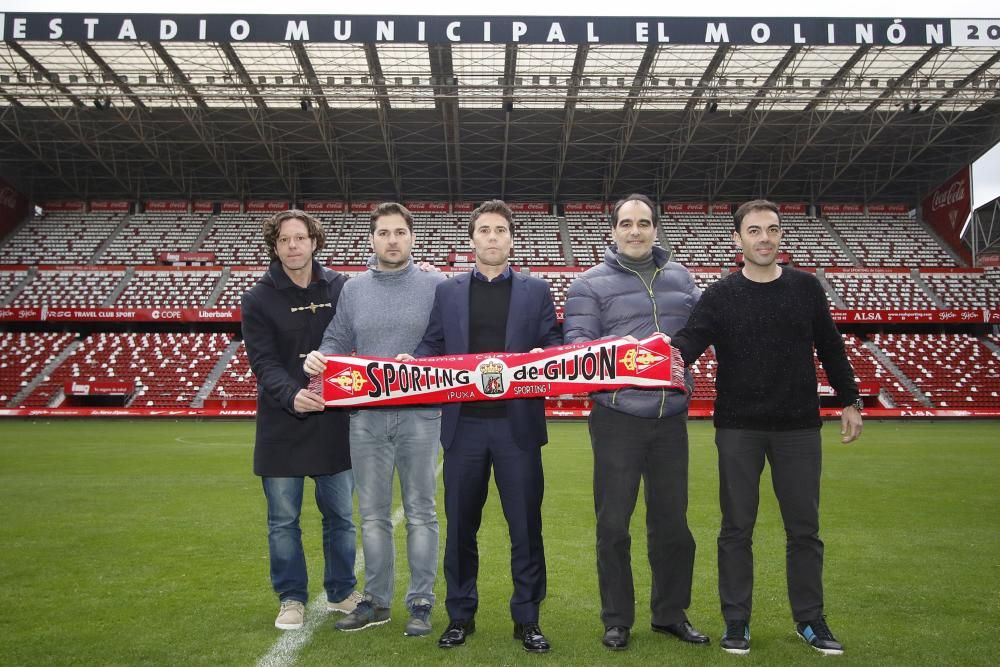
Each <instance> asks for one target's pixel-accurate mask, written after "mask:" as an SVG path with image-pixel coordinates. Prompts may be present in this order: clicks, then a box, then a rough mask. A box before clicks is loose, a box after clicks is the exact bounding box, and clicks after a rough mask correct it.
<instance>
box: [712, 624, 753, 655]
mask: <svg viewBox="0 0 1000 667" xmlns="http://www.w3.org/2000/svg"><path fill="white" fill-rule="evenodd" d="M719 646H721V647H722V650H723V651H725V652H726V653H732V654H734V655H746V654H747V653H749V652H750V624H749V623H748V622H746V621H726V633H725V634H724V635H723V636H722V639H721V640H720V641H719Z"/></svg>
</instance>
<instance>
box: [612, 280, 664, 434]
mask: <svg viewBox="0 0 1000 667" xmlns="http://www.w3.org/2000/svg"><path fill="white" fill-rule="evenodd" d="M618 266H621V267H622V268H623V269H625V270H626V271H631V272H632V273H634V274H635V277H636V278H638V279H639V282H640V283H642V286H643V287H645V288H646V293H647V294H649V300H650V301H652V302H653V326H654V327H656V333H663V332H662V331H660V317H659V314H658V313H657V312H656V295H655V294H654V293H653V283H654V282H656V276H658V275H659V274H660V271H662V270H663V267H662V266H658V267H656V271H653V277H652V278H650V279H649V284H648V285H647V284H646V281H645V280H643V279H642V276H641V275H639V272H638V271H633V270H632V269H630V268H628V267H627V266H622V265H621V264H619V265H618ZM618 391H619V390H617V389H616V390H615V393H614V394H612V396H611V405H614V404H615V399H617V398H618ZM666 401H667V390H666V389H661V390H660V411H659V413H658V414H657V417H656V418H657V419H662V418H663V406H664V404H665V403H666Z"/></svg>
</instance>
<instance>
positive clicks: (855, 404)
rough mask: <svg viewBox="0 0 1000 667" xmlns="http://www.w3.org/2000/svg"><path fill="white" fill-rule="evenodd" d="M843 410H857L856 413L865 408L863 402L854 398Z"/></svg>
mask: <svg viewBox="0 0 1000 667" xmlns="http://www.w3.org/2000/svg"><path fill="white" fill-rule="evenodd" d="M844 407H845V408H857V409H858V412H861V409H862V408H864V407H865V402H864V401H862V400H861V398H860V397H858V398H855V399H854V400H853V401H851V402H850V403H848V404H847V405H845V406H844Z"/></svg>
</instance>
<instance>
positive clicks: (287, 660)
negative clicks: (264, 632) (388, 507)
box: [257, 461, 444, 667]
mask: <svg viewBox="0 0 1000 667" xmlns="http://www.w3.org/2000/svg"><path fill="white" fill-rule="evenodd" d="M443 465H444V462H443V461H441V462H439V463H438V466H437V470H435V471H434V478H435V479H437V477H438V476H440V474H441V467H442V466H443ZM402 520H403V505H402V504H400V506H399V507H397V508H396V511H395V512H393V513H392V529H393V533H395V531H396V526H397V525H398V524H399V523H400V521H402ZM364 569H365V554H364V551H363V550H360V551H359V552H358V555H357V557H356V558H355V561H354V576H355V577H357V576H358V575H359V574H361V573H362V572H363V571H364ZM330 613H331V612H328V611H327V610H326V592H325V591H324V592H323V593H321V594H320V595H317V596H316V597H314V598H313V600H312V602H310V603H309V606H308V607H306V614H305V616H306V617H305V623H303V624H302V628H300V629H299V630H285V631H283V632H282V634H281V636H280V637H279V638H278V641H276V642H274V644H273V645H272V646H271V649H270V650H269V651H268V652H267V653H266V654H265V655H264V657H262V658H261V659H260V660H258V661H257V667H291V665H294V664H295V661H296V660H297V659H298V657H299V651H301V650H302V647H303V646H305V645H306V644H308V643H309V640H310V639H312V635H313V633H314V632H315V631H316V628H317V627H319V625H320V623H322V622H323V621H324V620H325V619H326V617H327V616H328V615H329V614H330ZM332 613H337V612H332Z"/></svg>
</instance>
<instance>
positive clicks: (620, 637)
mask: <svg viewBox="0 0 1000 667" xmlns="http://www.w3.org/2000/svg"><path fill="white" fill-rule="evenodd" d="M628 635H629V629H628V628H626V627H625V626H624V625H613V626H611V627H610V628H608V629H607V630H605V631H604V639H602V640H601V643H602V644H604V645H605V646H607V647H608V648H609V649H611V650H612V651H624V650H625V649H627V648H628Z"/></svg>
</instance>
